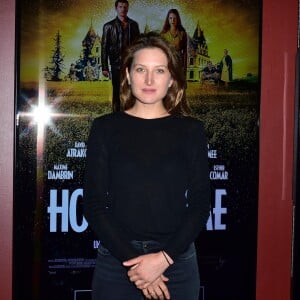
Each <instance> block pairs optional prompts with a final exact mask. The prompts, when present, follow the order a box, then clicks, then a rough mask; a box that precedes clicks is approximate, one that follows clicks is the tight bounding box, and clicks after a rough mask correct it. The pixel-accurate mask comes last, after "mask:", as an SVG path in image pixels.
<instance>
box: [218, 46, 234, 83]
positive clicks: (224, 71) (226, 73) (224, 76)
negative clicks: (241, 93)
mask: <svg viewBox="0 0 300 300" xmlns="http://www.w3.org/2000/svg"><path fill="white" fill-rule="evenodd" d="M220 69H221V80H222V81H223V82H224V83H225V84H228V82H230V81H232V59H231V56H230V55H229V54H228V50H227V49H224V55H223V57H222V60H221V61H220Z"/></svg>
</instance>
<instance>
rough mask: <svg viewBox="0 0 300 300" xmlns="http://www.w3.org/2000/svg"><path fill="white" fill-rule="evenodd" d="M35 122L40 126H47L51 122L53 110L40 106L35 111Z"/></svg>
mask: <svg viewBox="0 0 300 300" xmlns="http://www.w3.org/2000/svg"><path fill="white" fill-rule="evenodd" d="M32 114H33V120H34V122H35V123H37V124H38V125H45V124H48V123H49V122H50V119H51V109H50V107H49V106H46V105H39V106H36V107H34V109H33V112H32Z"/></svg>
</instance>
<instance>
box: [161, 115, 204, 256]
mask: <svg viewBox="0 0 300 300" xmlns="http://www.w3.org/2000/svg"><path fill="white" fill-rule="evenodd" d="M194 125H196V126H194V127H193V128H192V129H191V135H190V136H189V138H188V142H187V146H188V147H189V149H190V151H189V167H188V169H189V179H188V181H189V183H188V190H187V205H186V206H187V207H186V213H185V217H184V218H183V221H182V223H181V226H179V228H178V230H177V231H176V232H175V233H174V234H173V236H171V237H170V238H169V241H168V243H167V245H166V247H165V251H166V252H167V253H168V254H169V255H170V256H171V257H172V258H173V259H175V260H176V257H177V256H178V255H179V254H180V253H182V252H183V251H184V250H185V249H186V248H187V247H188V245H189V244H190V243H192V242H193V241H194V240H195V239H196V238H197V236H198V234H199V232H200V231H201V230H203V229H204V228H205V225H206V222H207V219H208V217H209V211H210V183H209V170H208V156H207V139H206V137H205V134H204V129H203V126H202V123H200V122H198V121H197V122H195V123H194Z"/></svg>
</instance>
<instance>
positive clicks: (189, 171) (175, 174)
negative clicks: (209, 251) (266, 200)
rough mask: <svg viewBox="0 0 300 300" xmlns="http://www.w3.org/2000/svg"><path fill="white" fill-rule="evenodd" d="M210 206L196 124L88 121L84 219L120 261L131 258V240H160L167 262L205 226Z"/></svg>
mask: <svg viewBox="0 0 300 300" xmlns="http://www.w3.org/2000/svg"><path fill="white" fill-rule="evenodd" d="M209 206H210V186H209V177H208V159H207V142H206V137H205V135H204V130H203V126H202V123H201V122H200V121H198V120H196V119H193V118H191V117H181V116H174V115H170V116H167V117H163V118H158V119H142V118H137V117H134V116H130V115H128V114H126V113H125V112H119V113H113V114H108V115H105V116H102V117H99V118H97V119H95V120H94V122H93V124H92V128H91V132H90V136H89V139H88V150H87V166H86V173H85V188H84V213H85V217H86V218H87V221H88V223H89V225H90V226H91V228H92V229H93V230H94V231H95V233H96V235H97V237H98V238H99V239H100V241H101V243H102V244H103V245H104V246H105V247H107V248H108V249H109V250H110V252H111V253H112V255H114V256H115V257H116V258H118V259H119V260H120V261H124V260H127V259H129V258H133V257H136V256H137V255H138V253H137V252H136V250H134V248H133V247H132V246H131V244H130V241H132V240H141V241H145V240H155V241H158V242H161V243H162V245H163V250H165V251H166V252H167V253H168V254H169V255H170V256H171V257H172V258H173V259H174V260H176V257H177V256H178V255H179V254H180V253H182V252H184V251H185V249H186V248H187V247H188V245H189V244H190V243H192V242H193V241H194V240H195V239H196V237H197V235H198V233H199V231H200V230H201V229H203V228H204V227H205V225H206V221H207V219H208V215H209Z"/></svg>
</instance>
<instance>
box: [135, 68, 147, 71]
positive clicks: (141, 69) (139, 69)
mask: <svg viewBox="0 0 300 300" xmlns="http://www.w3.org/2000/svg"><path fill="white" fill-rule="evenodd" d="M136 71H137V72H144V71H145V69H143V68H136Z"/></svg>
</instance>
